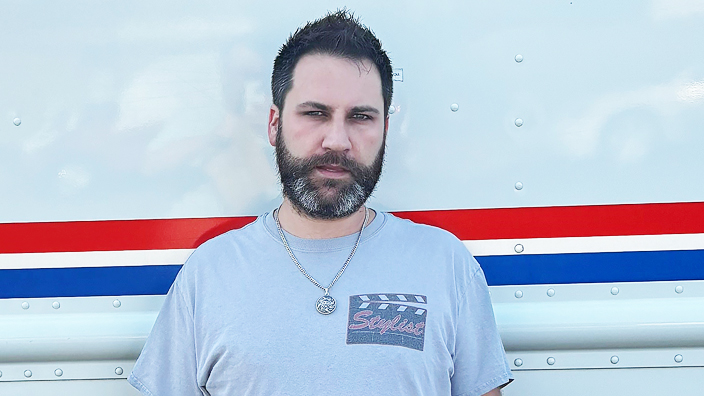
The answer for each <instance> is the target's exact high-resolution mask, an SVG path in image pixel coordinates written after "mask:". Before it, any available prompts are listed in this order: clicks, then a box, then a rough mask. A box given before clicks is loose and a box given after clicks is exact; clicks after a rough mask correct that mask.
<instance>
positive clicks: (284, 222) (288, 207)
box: [278, 198, 376, 239]
mask: <svg viewBox="0 0 704 396" xmlns="http://www.w3.org/2000/svg"><path fill="white" fill-rule="evenodd" d="M364 210H365V207H364V206H362V207H361V208H359V210H358V211H356V212H354V213H352V214H351V215H349V216H347V217H343V218H340V219H332V220H322V219H314V218H311V217H308V216H306V215H305V214H303V213H300V212H299V211H297V210H296V209H295V208H294V207H293V205H292V204H291V202H290V201H289V200H288V199H287V198H284V203H283V204H282V205H281V208H280V209H279V213H278V215H279V222H280V223H281V228H283V229H284V230H286V232H288V233H289V234H292V235H295V236H297V237H299V238H306V239H327V238H337V237H342V236H347V235H352V234H354V233H357V232H359V230H360V229H361V228H362V221H364ZM375 215H376V213H374V211H373V210H370V211H369V220H367V224H369V223H371V222H372V220H373V219H374V216H375Z"/></svg>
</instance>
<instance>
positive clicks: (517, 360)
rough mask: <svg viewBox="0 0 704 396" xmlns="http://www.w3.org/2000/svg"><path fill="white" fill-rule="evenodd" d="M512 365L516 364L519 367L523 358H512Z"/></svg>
mask: <svg viewBox="0 0 704 396" xmlns="http://www.w3.org/2000/svg"><path fill="white" fill-rule="evenodd" d="M513 365H514V366H516V367H521V366H523V359H521V358H518V359H516V360H514V361H513Z"/></svg>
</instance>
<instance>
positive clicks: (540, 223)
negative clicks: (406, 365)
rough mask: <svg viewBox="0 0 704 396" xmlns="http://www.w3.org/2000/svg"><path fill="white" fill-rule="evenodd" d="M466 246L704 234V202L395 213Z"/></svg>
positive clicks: (119, 243) (178, 232)
mask: <svg viewBox="0 0 704 396" xmlns="http://www.w3.org/2000/svg"><path fill="white" fill-rule="evenodd" d="M394 214H396V215H397V216H399V217H403V218H407V219H410V220H413V221H415V222H417V223H424V224H430V225H434V226H437V227H441V228H444V229H446V230H448V231H450V232H452V233H454V234H455V235H456V236H457V237H458V238H460V239H463V240H480V239H508V238H555V237H584V236H609V235H659V234H691V233H704V202H691V203H668V204H632V205H600V206H556V207H542V208H510V209H460V210H432V211H418V212H396V213H394ZM254 219H255V217H250V216H248V217H217V218H205V219H159V220H109V221H76V222H53V223H6V224H0V253H29V252H81V251H99V250H102V251H105V250H149V249H189V248H195V247H197V246H198V245H200V244H201V243H203V242H204V241H206V240H208V239H210V238H212V237H214V236H216V235H219V234H222V233H223V232H226V231H229V230H231V229H235V228H240V227H242V226H244V225H246V224H248V223H250V222H252V221H253V220H254Z"/></svg>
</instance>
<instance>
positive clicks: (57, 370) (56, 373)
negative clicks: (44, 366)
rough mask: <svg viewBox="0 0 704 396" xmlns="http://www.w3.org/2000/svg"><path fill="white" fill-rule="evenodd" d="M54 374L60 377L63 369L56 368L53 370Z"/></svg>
mask: <svg viewBox="0 0 704 396" xmlns="http://www.w3.org/2000/svg"><path fill="white" fill-rule="evenodd" d="M54 375H55V376H57V377H61V376H62V375H64V371H63V370H61V369H56V370H54Z"/></svg>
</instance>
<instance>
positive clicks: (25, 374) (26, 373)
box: [24, 370, 32, 378]
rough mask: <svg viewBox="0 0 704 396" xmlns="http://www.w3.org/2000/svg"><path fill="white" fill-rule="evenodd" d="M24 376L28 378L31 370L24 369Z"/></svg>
mask: <svg viewBox="0 0 704 396" xmlns="http://www.w3.org/2000/svg"><path fill="white" fill-rule="evenodd" d="M24 376H25V377H27V378H30V377H31V376H32V371H31V370H25V371H24Z"/></svg>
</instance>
